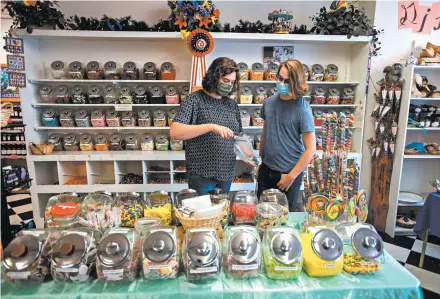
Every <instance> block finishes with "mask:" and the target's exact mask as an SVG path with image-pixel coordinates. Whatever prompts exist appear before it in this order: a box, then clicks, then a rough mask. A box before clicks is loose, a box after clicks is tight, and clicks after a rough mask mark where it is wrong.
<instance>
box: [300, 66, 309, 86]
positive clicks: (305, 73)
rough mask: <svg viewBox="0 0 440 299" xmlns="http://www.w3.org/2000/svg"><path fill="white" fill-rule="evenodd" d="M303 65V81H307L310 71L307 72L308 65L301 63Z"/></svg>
mask: <svg viewBox="0 0 440 299" xmlns="http://www.w3.org/2000/svg"><path fill="white" fill-rule="evenodd" d="M302 67H303V72H304V81H306V82H307V81H309V80H310V72H309V66H308V65H307V64H304V63H303V65H302Z"/></svg>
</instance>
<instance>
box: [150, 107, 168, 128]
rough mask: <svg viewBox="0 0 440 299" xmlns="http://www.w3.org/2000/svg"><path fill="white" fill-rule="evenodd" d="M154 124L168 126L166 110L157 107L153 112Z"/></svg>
mask: <svg viewBox="0 0 440 299" xmlns="http://www.w3.org/2000/svg"><path fill="white" fill-rule="evenodd" d="M153 124H154V126H155V127H166V126H167V118H166V113H165V111H164V110H161V109H157V110H154V112H153Z"/></svg>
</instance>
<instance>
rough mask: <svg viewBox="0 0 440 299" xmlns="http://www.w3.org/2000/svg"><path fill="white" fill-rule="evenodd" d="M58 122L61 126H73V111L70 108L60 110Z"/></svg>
mask: <svg viewBox="0 0 440 299" xmlns="http://www.w3.org/2000/svg"><path fill="white" fill-rule="evenodd" d="M60 124H61V126H62V127H74V126H75V120H74V118H73V111H72V110H70V109H63V110H61V114H60Z"/></svg>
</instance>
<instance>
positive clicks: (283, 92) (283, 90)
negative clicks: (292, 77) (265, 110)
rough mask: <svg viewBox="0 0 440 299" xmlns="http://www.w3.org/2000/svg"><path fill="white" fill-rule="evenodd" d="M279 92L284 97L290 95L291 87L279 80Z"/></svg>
mask: <svg viewBox="0 0 440 299" xmlns="http://www.w3.org/2000/svg"><path fill="white" fill-rule="evenodd" d="M277 90H278V92H279V93H280V94H281V95H283V96H285V95H288V94H289V86H288V85H287V84H286V83H284V82H283V83H281V82H280V81H278V80H277Z"/></svg>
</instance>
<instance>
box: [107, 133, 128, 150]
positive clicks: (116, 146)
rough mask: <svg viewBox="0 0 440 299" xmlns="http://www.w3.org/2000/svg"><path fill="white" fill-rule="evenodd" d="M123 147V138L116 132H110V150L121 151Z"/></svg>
mask: <svg viewBox="0 0 440 299" xmlns="http://www.w3.org/2000/svg"><path fill="white" fill-rule="evenodd" d="M124 149H125V140H124V139H123V138H122V136H121V135H120V134H118V133H114V134H112V136H111V137H110V150H111V151H123V150H124Z"/></svg>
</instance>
